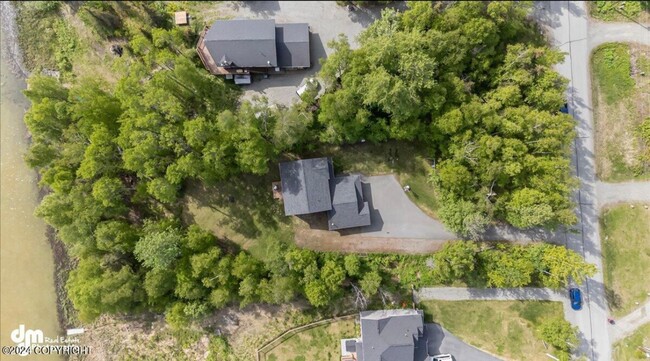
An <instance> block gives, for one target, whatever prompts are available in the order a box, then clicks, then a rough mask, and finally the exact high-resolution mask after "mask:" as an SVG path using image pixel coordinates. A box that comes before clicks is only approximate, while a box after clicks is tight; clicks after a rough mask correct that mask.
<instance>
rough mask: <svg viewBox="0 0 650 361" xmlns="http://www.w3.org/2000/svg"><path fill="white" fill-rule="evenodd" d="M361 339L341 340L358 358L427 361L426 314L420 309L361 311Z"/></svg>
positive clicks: (389, 360) (390, 360)
mask: <svg viewBox="0 0 650 361" xmlns="http://www.w3.org/2000/svg"><path fill="white" fill-rule="evenodd" d="M360 322H361V338H359V339H356V340H354V341H356V342H354V343H352V342H350V341H352V340H350V339H347V340H342V342H341V345H342V346H345V352H346V353H348V354H350V355H352V354H353V355H354V356H355V357H356V358H351V359H354V360H357V361H426V360H427V359H429V358H430V357H429V356H428V346H427V334H426V328H425V327H424V314H423V312H422V311H421V310H379V311H364V312H361V314H360Z"/></svg>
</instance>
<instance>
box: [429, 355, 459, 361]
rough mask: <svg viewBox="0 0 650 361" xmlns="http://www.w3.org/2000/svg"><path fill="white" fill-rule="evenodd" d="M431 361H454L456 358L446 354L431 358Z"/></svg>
mask: <svg viewBox="0 0 650 361" xmlns="http://www.w3.org/2000/svg"><path fill="white" fill-rule="evenodd" d="M430 361H454V358H453V357H451V355H450V354H448V353H445V354H440V355H435V356H431V360H430Z"/></svg>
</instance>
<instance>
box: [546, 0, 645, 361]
mask: <svg viewBox="0 0 650 361" xmlns="http://www.w3.org/2000/svg"><path fill="white" fill-rule="evenodd" d="M535 6H536V12H535V17H536V19H537V20H538V21H539V22H540V23H542V24H544V25H545V26H546V29H547V30H548V34H549V36H550V38H551V40H552V45H554V46H556V47H557V48H559V49H560V50H561V51H563V52H565V53H566V54H567V55H566V58H565V60H564V62H563V63H561V64H559V65H558V66H557V70H558V71H559V72H560V73H561V74H562V75H563V76H565V77H566V78H567V79H569V89H568V94H567V98H568V104H569V113H570V114H571V115H572V116H573V117H574V118H575V120H576V130H577V137H576V139H575V143H574V154H573V157H572V158H573V159H572V160H573V165H574V166H575V171H576V175H577V177H578V178H579V180H580V188H579V190H578V192H577V193H576V194H575V200H576V202H577V204H578V207H577V210H576V212H577V214H578V216H579V223H578V225H577V227H576V229H575V230H576V231H577V232H575V233H567V234H566V245H567V247H568V248H570V249H572V250H574V251H576V252H578V253H579V254H581V255H583V257H584V258H585V260H586V261H587V262H589V263H593V264H595V265H596V267H597V268H598V273H597V274H596V275H595V276H594V277H593V278H589V279H587V280H586V281H585V283H584V284H583V285H582V286H581V289H582V290H583V293H584V295H585V306H584V308H583V310H582V311H579V312H572V313H569V315H568V317H567V319H568V320H569V321H570V322H572V323H573V324H574V325H577V326H578V328H579V330H580V338H581V342H580V345H579V347H578V350H577V353H578V354H583V355H585V356H586V357H587V358H588V359H590V360H609V359H610V358H611V354H612V347H611V343H610V337H609V333H608V324H607V302H606V299H605V290H604V285H603V273H602V269H603V268H602V259H601V244H600V234H599V226H598V199H597V197H596V194H597V193H596V191H597V186H596V175H595V158H594V132H593V119H592V116H593V114H592V113H593V108H592V105H591V84H590V73H589V69H590V64H589V59H590V56H591V50H592V49H593V48H595V47H596V46H598V45H599V44H601V43H603V42H608V41H619V40H620V41H637V42H644V43H645V42H647V41H648V39H649V38H648V36H647V34H648V28H647V27H646V26H642V25H640V24H616V23H615V24H605V23H598V24H596V23H594V24H595V25H594V26H593V27H592V28H591V29H590V23H589V19H588V14H587V8H586V4H585V3H584V2H582V1H571V2H569V1H557V2H548V1H540V2H537V3H536V4H535ZM635 26H638V28H636V27H635Z"/></svg>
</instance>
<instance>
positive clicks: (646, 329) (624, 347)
mask: <svg viewBox="0 0 650 361" xmlns="http://www.w3.org/2000/svg"><path fill="white" fill-rule="evenodd" d="M642 346H643V347H650V323H646V324H645V325H643V326H641V327H639V328H638V329H637V330H636V331H635V332H634V333H633V334H631V335H630V336H628V337H626V338H624V339H622V340H621V341H619V342H617V343H616V344H615V345H614V360H616V361H632V360H647V359H648V358H647V357H646V356H645V353H644V352H643V351H641V350H640V349H639V347H642Z"/></svg>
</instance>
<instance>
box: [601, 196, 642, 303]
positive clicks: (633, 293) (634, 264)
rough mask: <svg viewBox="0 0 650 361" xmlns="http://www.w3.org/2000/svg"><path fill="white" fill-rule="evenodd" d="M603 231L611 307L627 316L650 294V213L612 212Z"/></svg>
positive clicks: (637, 209) (606, 212) (626, 207)
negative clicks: (649, 275) (637, 303)
mask: <svg viewBox="0 0 650 361" xmlns="http://www.w3.org/2000/svg"><path fill="white" fill-rule="evenodd" d="M600 227H601V237H602V239H603V256H604V260H603V263H604V267H605V285H606V290H607V298H608V302H609V307H610V309H611V310H612V313H613V314H614V315H616V316H623V315H625V314H627V313H629V312H630V311H631V310H633V309H634V308H636V307H637V305H636V302H639V303H643V302H645V300H646V299H647V298H648V292H650V278H648V277H647V275H648V274H650V210H648V209H645V208H643V206H641V205H637V206H636V207H635V208H630V205H627V204H625V205H618V206H614V207H611V208H608V209H606V210H604V211H603V213H602V216H601V221H600Z"/></svg>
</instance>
